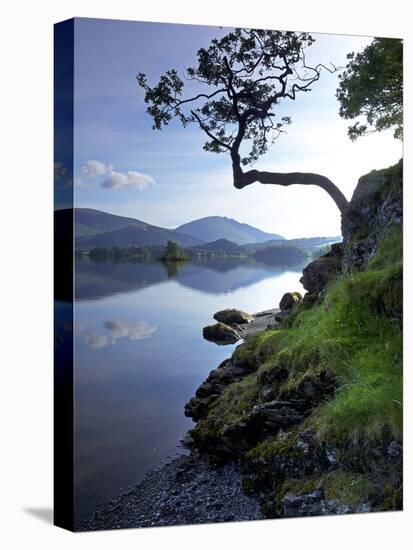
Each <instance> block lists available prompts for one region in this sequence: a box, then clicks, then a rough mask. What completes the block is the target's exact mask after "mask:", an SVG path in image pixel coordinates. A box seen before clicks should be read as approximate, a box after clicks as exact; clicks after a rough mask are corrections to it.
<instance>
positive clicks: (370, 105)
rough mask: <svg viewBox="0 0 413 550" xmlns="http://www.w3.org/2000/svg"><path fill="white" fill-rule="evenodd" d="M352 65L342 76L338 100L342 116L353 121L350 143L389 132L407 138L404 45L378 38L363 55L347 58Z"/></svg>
mask: <svg viewBox="0 0 413 550" xmlns="http://www.w3.org/2000/svg"><path fill="white" fill-rule="evenodd" d="M347 58H348V60H349V62H348V64H347V66H346V69H345V71H344V72H343V73H342V74H340V75H339V78H340V86H339V88H338V89H337V98H338V100H339V102H340V110H339V112H340V116H342V117H343V118H345V119H350V120H353V119H355V118H358V117H362V118H363V122H360V121H357V122H355V124H353V125H352V126H350V127H349V129H348V134H349V136H350V139H352V140H355V139H357V138H358V137H360V136H363V135H365V134H368V133H371V132H374V131H377V132H380V131H382V130H385V129H387V128H394V137H395V138H398V139H402V137H403V44H402V41H401V40H398V39H394V38H375V39H374V40H373V41H372V42H371V44H369V45H368V46H367V47H366V48H364V50H363V51H361V52H360V53H358V54H356V55H355V54H354V52H352V53H350V54H348V56H347Z"/></svg>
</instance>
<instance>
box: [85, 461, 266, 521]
mask: <svg viewBox="0 0 413 550" xmlns="http://www.w3.org/2000/svg"><path fill="white" fill-rule="evenodd" d="M260 519H265V516H264V515H263V513H262V511H261V507H260V505H259V503H258V501H257V500H256V499H255V498H253V497H250V496H246V495H245V494H244V492H243V489H242V475H241V471H240V468H239V467H238V465H237V464H235V463H226V464H217V463H213V462H211V460H209V459H208V458H207V457H205V456H204V455H202V456H201V455H200V454H199V453H198V452H197V451H195V450H191V452H190V454H188V455H181V456H177V457H174V458H172V459H169V460H168V461H167V462H166V463H164V464H162V465H161V466H159V467H157V468H154V469H153V470H151V471H149V472H148V473H147V474H146V475H145V476H144V477H143V479H142V480H141V481H140V482H138V483H137V484H136V485H134V486H132V487H130V488H128V489H126V490H125V491H124V492H122V493H121V494H119V495H118V496H117V497H115V498H113V499H111V500H110V501H108V502H107V503H105V504H103V505H100V506H99V508H98V510H97V511H96V512H94V514H92V515H91V516H90V517H89V518H87V519H86V520H81V521H79V522H78V524H77V525H76V530H77V531H97V530H103V529H104V530H107V529H126V528H137V527H161V526H162V527H163V526H173V525H176V526H179V525H194V524H201V523H222V522H228V521H231V522H233V521H250V520H260Z"/></svg>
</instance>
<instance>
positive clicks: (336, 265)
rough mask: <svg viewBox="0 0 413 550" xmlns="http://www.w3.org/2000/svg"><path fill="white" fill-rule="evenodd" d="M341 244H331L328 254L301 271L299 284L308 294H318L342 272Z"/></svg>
mask: <svg viewBox="0 0 413 550" xmlns="http://www.w3.org/2000/svg"><path fill="white" fill-rule="evenodd" d="M342 258H343V245H342V243H337V244H333V245H332V246H331V250H330V252H327V254H324V256H321V257H320V258H317V260H315V261H314V262H311V263H310V264H308V265H307V267H305V268H304V269H303V276H302V277H301V279H300V283H301V284H302V285H303V287H304V288H305V289H306V290H307V291H308V292H309V293H310V294H317V295H318V294H320V292H321V291H322V290H323V289H324V288H325V287H326V285H327V283H329V282H330V281H332V280H334V279H335V278H336V277H337V276H338V275H339V274H340V273H341V271H342V267H341V261H342Z"/></svg>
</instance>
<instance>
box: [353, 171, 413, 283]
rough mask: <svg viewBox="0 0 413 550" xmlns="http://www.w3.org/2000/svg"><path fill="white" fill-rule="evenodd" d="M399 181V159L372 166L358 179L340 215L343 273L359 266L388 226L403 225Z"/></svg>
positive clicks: (364, 262) (400, 178)
mask: <svg viewBox="0 0 413 550" xmlns="http://www.w3.org/2000/svg"><path fill="white" fill-rule="evenodd" d="M402 181H403V161H402V160H400V161H399V162H398V163H397V164H396V165H395V166H391V167H390V168H386V169H384V170H373V171H372V172H370V173H368V174H366V175H365V176H363V177H361V178H360V179H359V181H358V184H357V186H356V189H355V190H354V193H353V197H352V199H351V201H350V204H349V209H348V211H347V213H346V215H345V216H343V219H342V231H343V239H344V243H345V247H344V256H343V271H344V273H349V272H351V271H352V270H360V269H362V268H363V267H364V266H365V265H366V263H367V261H368V260H369V259H370V258H371V257H372V256H373V255H374V253H375V251H376V248H377V243H378V241H379V240H380V239H381V238H382V237H383V236H384V235H385V234H386V232H387V231H388V230H389V228H391V227H395V226H396V227H401V226H402V223H403V188H402Z"/></svg>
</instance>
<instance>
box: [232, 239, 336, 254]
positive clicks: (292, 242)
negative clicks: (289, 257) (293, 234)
mask: <svg viewBox="0 0 413 550" xmlns="http://www.w3.org/2000/svg"><path fill="white" fill-rule="evenodd" d="M341 241H342V237H341V236H336V237H302V238H300V239H288V240H287V239H283V240H279V239H277V240H271V241H264V242H256V243H250V244H245V245H244V246H243V248H244V250H245V252H246V253H248V254H254V253H255V252H256V251H257V250H264V248H270V247H271V248H272V247H274V246H279V247H280V246H281V247H283V246H286V245H288V246H293V247H295V248H298V249H299V250H302V251H303V252H307V253H311V252H313V251H314V250H316V249H317V248H320V247H321V246H325V245H328V244H332V243H337V242H341Z"/></svg>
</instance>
